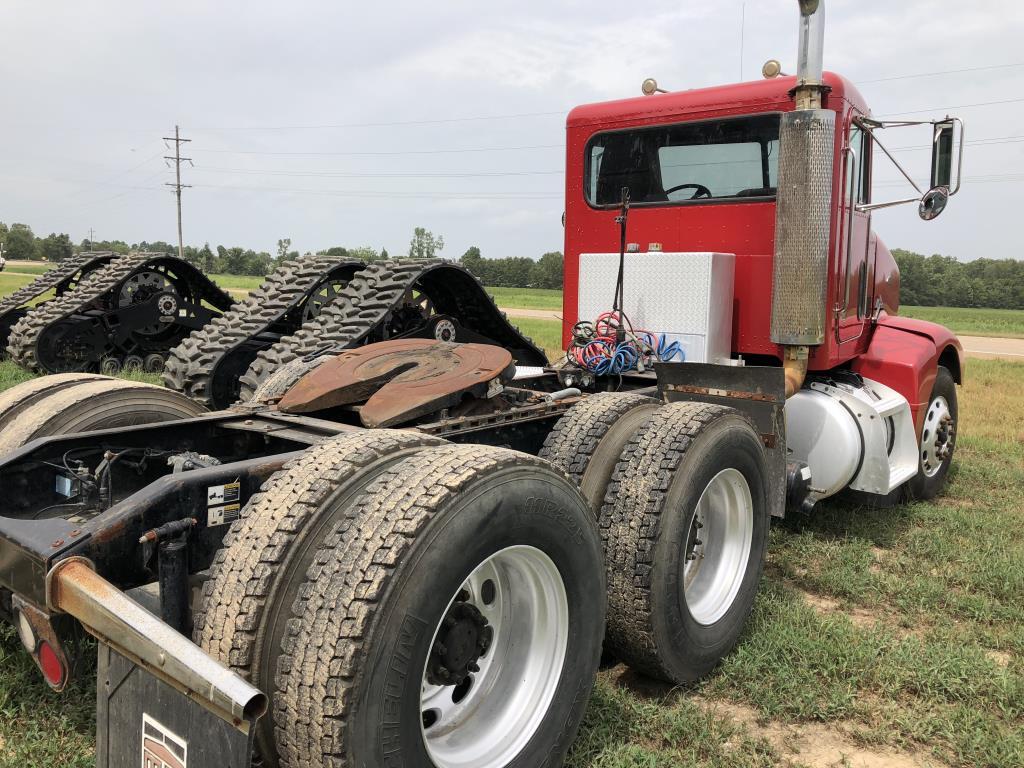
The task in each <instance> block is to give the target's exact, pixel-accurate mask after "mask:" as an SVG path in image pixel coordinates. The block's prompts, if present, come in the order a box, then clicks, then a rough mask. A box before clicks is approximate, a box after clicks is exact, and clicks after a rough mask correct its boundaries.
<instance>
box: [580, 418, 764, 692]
mask: <svg viewBox="0 0 1024 768" xmlns="http://www.w3.org/2000/svg"><path fill="white" fill-rule="evenodd" d="M767 493H768V471H767V464H766V459H765V454H764V448H763V446H762V444H761V440H760V438H759V436H758V434H757V432H756V431H755V430H754V428H753V427H752V426H751V424H750V422H749V421H748V420H747V419H746V417H744V416H742V415H741V414H740V413H739V412H737V411H735V410H733V409H731V408H726V407H724V406H718V405H708V404H703V403H673V404H670V405H666V406H663V407H662V408H660V409H659V410H658V411H657V412H656V413H655V414H654V415H653V416H652V417H651V419H650V421H648V422H647V424H646V425H645V426H644V428H643V429H641V430H639V431H637V432H636V434H635V435H634V436H633V437H632V439H631V440H630V441H629V443H628V444H627V445H626V448H625V450H624V451H623V454H622V459H621V461H620V462H619V464H618V466H617V467H616V469H615V473H614V474H613V475H612V481H611V483H610V484H609V487H608V493H607V495H606V497H605V502H604V505H603V506H602V508H601V516H600V526H601V535H602V538H603V539H604V546H605V563H606V568H607V573H608V633H607V640H606V643H607V644H608V646H609V648H610V650H611V652H612V653H614V654H615V656H617V657H618V658H620V659H622V660H623V661H625V662H626V663H628V664H629V665H630V666H632V667H634V668H635V669H637V670H638V671H640V672H643V673H644V674H647V675H650V676H652V677H656V678H660V679H662V680H666V681H669V682H673V683H684V682H690V681H693V680H696V679H698V678H700V677H703V676H704V675H706V674H707V673H709V672H710V671H711V670H712V669H713V668H714V667H715V665H716V664H717V663H718V662H719V661H720V660H721V659H722V657H723V656H724V655H725V654H727V653H728V652H729V651H730V650H731V649H732V648H733V647H734V646H735V644H736V642H737V640H738V639H739V635H740V632H741V631H742V629H743V625H744V623H745V622H746V620H747V617H748V616H749V614H750V610H751V608H752V607H753V603H754V597H755V595H756V594H757V589H758V584H759V582H760V578H761V571H762V568H763V564H764V554H765V548H766V545H767V540H768V506H767Z"/></svg>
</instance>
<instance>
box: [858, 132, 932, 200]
mask: <svg viewBox="0 0 1024 768" xmlns="http://www.w3.org/2000/svg"><path fill="white" fill-rule="evenodd" d="M867 134H868V136H870V137H871V140H872V141H873V142H874V143H875V144H877V145H878V148H879V149H881V150H882V151H883V152H884V153H885V156H886V157H888V158H889V160H891V161H892V164H893V165H895V166H896V170H898V171H899V172H900V173H902V174H903V178H905V179H906V180H907V181H909V182H910V186H912V187H913V188H914V189H916V190H917V194H919V195H923V194H924V190H922V189H921V188H920V187H919V186H917V183H916V182H915V181H914V180H913V179H912V178H911V177H910V174H909V173H907V172H906V171H905V170H903V166H902V165H900V163H899V160H897V159H896V158H895V157H893V156H892V153H891V152H890V151H889V150H888V149H886V148H885V145H884V144H883V143H882V142H881V140H880V139H879V138H878V137H877V136H875V132H874V131H872V130H869V131H868V132H867Z"/></svg>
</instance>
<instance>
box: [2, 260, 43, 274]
mask: <svg viewBox="0 0 1024 768" xmlns="http://www.w3.org/2000/svg"><path fill="white" fill-rule="evenodd" d="M51 267H53V264H51V263H49V262H46V261H9V262H7V266H6V267H5V268H4V272H18V273H20V274H22V275H41V274H43V272H46V271H47V270H48V269H50V268H51ZM0 274H3V273H0Z"/></svg>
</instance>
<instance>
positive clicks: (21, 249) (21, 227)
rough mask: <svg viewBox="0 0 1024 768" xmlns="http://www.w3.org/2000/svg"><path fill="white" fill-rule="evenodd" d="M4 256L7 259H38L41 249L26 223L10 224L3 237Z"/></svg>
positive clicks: (40, 256)
mask: <svg viewBox="0 0 1024 768" xmlns="http://www.w3.org/2000/svg"><path fill="white" fill-rule="evenodd" d="M4 256H5V257H6V258H8V259H40V258H42V251H40V249H39V243H38V241H37V240H36V236H35V235H33V234H32V228H31V227H30V226H29V225H28V224H11V228H10V230H9V231H8V232H7V237H6V238H5V239H4Z"/></svg>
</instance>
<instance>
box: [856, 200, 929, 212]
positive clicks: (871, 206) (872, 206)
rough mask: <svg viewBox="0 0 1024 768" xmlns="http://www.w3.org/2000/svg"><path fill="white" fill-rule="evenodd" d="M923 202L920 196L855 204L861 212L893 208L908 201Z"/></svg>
mask: <svg viewBox="0 0 1024 768" xmlns="http://www.w3.org/2000/svg"><path fill="white" fill-rule="evenodd" d="M919 202H921V198H920V197H908V198H906V199H905V200H890V201H889V202H887V203H858V204H857V205H856V206H854V207H855V208H856V209H857V211H859V212H860V213H866V212H868V211H877V210H878V209H879V208H892V207H893V206H896V205H906V204H907V203H919Z"/></svg>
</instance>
